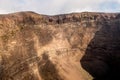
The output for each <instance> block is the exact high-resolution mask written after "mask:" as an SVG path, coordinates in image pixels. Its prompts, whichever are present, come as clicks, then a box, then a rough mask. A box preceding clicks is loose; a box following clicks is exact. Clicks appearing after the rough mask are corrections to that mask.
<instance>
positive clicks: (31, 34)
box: [0, 12, 120, 80]
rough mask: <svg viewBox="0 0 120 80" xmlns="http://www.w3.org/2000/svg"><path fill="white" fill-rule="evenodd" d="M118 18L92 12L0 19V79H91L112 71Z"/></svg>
mask: <svg viewBox="0 0 120 80" xmlns="http://www.w3.org/2000/svg"><path fill="white" fill-rule="evenodd" d="M119 19H120V15H119V14H113V13H90V12H83V13H71V14H62V15H55V16H47V15H40V14H37V13H34V12H18V13H13V14H7V15H0V74H1V75H0V80H92V78H96V77H97V78H98V77H99V78H101V77H104V76H105V77H106V75H107V76H108V74H107V73H109V71H110V70H112V69H113V71H114V73H115V72H116V71H115V70H114V68H115V67H118V68H116V69H119V67H120V66H119V65H118V63H119V62H120V60H119V59H120V58H119V57H120V55H119V50H120V49H119V48H120V46H119V44H120V42H119V41H120V38H119V34H120V31H119V30H120V26H119V24H120V20H119ZM113 59H114V60H113ZM80 60H81V61H80ZM115 60H116V61H115ZM107 61H108V62H107ZM80 62H81V63H80ZM111 62H112V63H111ZM91 63H92V64H91ZM81 64H82V67H81ZM106 65H107V66H106ZM112 65H113V66H112ZM98 69H99V70H100V71H98ZM108 69H110V70H108ZM107 70H108V71H107ZM110 75H111V74H110Z"/></svg>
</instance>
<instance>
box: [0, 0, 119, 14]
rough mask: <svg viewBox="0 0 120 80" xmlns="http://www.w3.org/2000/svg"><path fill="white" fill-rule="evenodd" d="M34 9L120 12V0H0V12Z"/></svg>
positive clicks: (38, 10)
mask: <svg viewBox="0 0 120 80" xmlns="http://www.w3.org/2000/svg"><path fill="white" fill-rule="evenodd" d="M18 11H34V12H37V13H40V14H48V15H54V14H63V13H71V12H83V11H94V12H96V11H97V12H120V0H0V14H5V13H12V12H18Z"/></svg>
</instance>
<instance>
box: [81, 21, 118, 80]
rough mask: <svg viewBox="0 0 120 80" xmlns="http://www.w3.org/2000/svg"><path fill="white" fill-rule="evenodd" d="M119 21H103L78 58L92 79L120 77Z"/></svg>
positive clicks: (114, 79) (115, 79) (116, 78)
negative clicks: (81, 55)
mask: <svg viewBox="0 0 120 80" xmlns="http://www.w3.org/2000/svg"><path fill="white" fill-rule="evenodd" d="M119 25H120V23H119V22H110V24H108V23H104V25H103V26H102V27H101V29H100V30H99V31H97V32H96V34H95V36H94V38H93V39H92V40H91V42H90V43H89V44H88V47H87V49H86V51H85V54H84V56H83V57H82V59H81V60H80V62H81V65H82V67H83V68H84V69H85V70H86V71H87V72H88V73H90V74H91V75H92V76H93V77H94V80H119V79H120V37H119V35H120V26H119Z"/></svg>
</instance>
